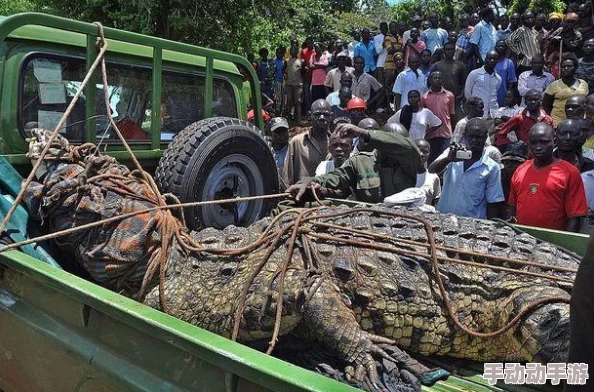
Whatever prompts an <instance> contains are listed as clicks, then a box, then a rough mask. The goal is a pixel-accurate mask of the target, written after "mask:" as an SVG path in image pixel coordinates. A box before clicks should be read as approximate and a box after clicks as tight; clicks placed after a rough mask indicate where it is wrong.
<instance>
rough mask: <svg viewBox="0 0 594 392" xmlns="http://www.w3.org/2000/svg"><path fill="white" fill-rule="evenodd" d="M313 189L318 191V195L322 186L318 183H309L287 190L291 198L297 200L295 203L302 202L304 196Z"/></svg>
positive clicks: (295, 185)
mask: <svg viewBox="0 0 594 392" xmlns="http://www.w3.org/2000/svg"><path fill="white" fill-rule="evenodd" d="M311 187H314V189H315V190H316V193H317V191H318V190H319V189H320V184H318V183H316V182H309V183H308V182H301V183H297V184H293V185H291V186H290V187H288V188H287V190H286V192H287V193H289V197H290V198H291V199H295V201H301V199H302V198H303V196H305V194H306V192H307V191H308V189H310V188H311ZM310 193H311V192H310ZM309 196H312V195H309Z"/></svg>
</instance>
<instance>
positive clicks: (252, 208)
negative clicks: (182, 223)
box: [198, 154, 264, 229]
mask: <svg viewBox="0 0 594 392" xmlns="http://www.w3.org/2000/svg"><path fill="white" fill-rule="evenodd" d="M198 191H199V192H200V190H198ZM263 192H264V183H263V180H262V176H261V175H260V170H259V168H258V165H257V164H256V162H254V161H253V160H252V159H250V158H249V157H247V156H245V155H242V154H232V155H229V156H227V157H225V158H223V159H221V161H219V162H218V163H217V164H216V165H215V166H214V167H213V168H212V170H211V171H210V174H209V175H208V178H207V179H206V183H205V187H204V189H203V190H202V191H201V192H200V193H201V194H200V195H199V196H200V198H199V199H198V200H221V199H231V198H235V197H246V196H256V195H262V194H263ZM263 203H264V202H263V200H253V201H249V202H241V203H228V204H212V205H207V206H204V207H201V214H200V215H201V219H200V220H201V222H200V223H201V225H202V226H203V227H214V228H217V229H222V228H224V227H227V226H229V225H236V226H245V225H249V224H250V223H252V222H254V221H256V220H257V219H258V218H259V217H260V216H259V215H260V211H261V210H262V206H263ZM234 209H236V210H235V211H234Z"/></svg>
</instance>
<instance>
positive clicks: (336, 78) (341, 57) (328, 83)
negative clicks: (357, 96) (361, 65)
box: [324, 52, 355, 94]
mask: <svg viewBox="0 0 594 392" xmlns="http://www.w3.org/2000/svg"><path fill="white" fill-rule="evenodd" d="M347 58H348V55H347V54H346V53H345V52H340V53H338V54H337V55H336V68H334V69H332V70H330V72H328V73H327V74H326V80H325V81H324V86H325V87H326V92H327V94H330V93H332V92H335V91H338V90H339V89H340V87H341V83H340V80H341V78H342V75H343V74H344V73H345V72H348V73H349V74H352V73H353V71H354V70H355V69H354V68H352V67H347V66H346V64H347ZM351 83H352V82H351ZM349 87H350V86H349Z"/></svg>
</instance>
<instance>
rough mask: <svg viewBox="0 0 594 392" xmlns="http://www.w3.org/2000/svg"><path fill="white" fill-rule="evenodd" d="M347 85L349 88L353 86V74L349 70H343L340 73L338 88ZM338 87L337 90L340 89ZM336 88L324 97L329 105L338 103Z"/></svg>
mask: <svg viewBox="0 0 594 392" xmlns="http://www.w3.org/2000/svg"><path fill="white" fill-rule="evenodd" d="M342 87H348V88H350V89H352V88H353V75H352V74H351V73H350V72H343V73H342V74H341V75H340V88H342ZM340 88H339V90H340ZM339 90H336V91H334V92H332V93H330V94H328V96H327V97H326V101H328V103H329V104H330V106H334V105H339V104H340V97H339V96H338V91H339Z"/></svg>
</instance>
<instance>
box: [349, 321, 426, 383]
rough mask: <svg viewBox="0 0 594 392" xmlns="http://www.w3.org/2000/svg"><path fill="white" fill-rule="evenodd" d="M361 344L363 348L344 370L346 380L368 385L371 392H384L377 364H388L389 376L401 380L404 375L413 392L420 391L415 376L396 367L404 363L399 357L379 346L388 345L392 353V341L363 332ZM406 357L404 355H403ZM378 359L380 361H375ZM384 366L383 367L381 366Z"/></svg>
mask: <svg viewBox="0 0 594 392" xmlns="http://www.w3.org/2000/svg"><path fill="white" fill-rule="evenodd" d="M361 344H362V345H364V346H365V349H364V350H362V351H361V352H360V353H359V355H358V356H357V357H356V358H355V359H354V360H353V362H352V365H354V366H347V367H346V368H345V375H346V378H347V380H348V379H351V380H352V379H354V380H356V381H358V382H362V383H368V384H369V386H370V387H371V388H369V390H372V391H384V390H385V388H383V387H382V385H384V383H383V382H382V380H381V378H380V376H379V373H378V370H377V366H378V363H379V364H389V368H390V374H392V375H393V376H394V377H396V378H401V377H400V376H401V374H403V373H406V376H407V383H408V384H409V385H410V386H413V388H414V390H415V391H420V389H421V383H420V381H419V380H418V379H417V377H416V376H415V375H413V374H412V373H411V372H408V371H406V370H404V369H403V370H402V371H401V370H400V369H399V367H398V364H399V362H400V363H406V362H402V361H401V357H402V356H401V355H400V356H399V355H396V356H392V355H390V354H388V353H387V352H386V351H385V350H384V349H383V348H382V347H380V346H379V345H380V344H384V345H390V346H389V347H390V348H391V349H392V350H393V351H394V348H395V346H393V345H394V341H393V340H391V339H387V338H384V337H381V336H377V335H373V334H370V333H367V332H363V336H362V339H361ZM404 355H406V354H404ZM376 359H380V361H376ZM382 366H385V365H382Z"/></svg>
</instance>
